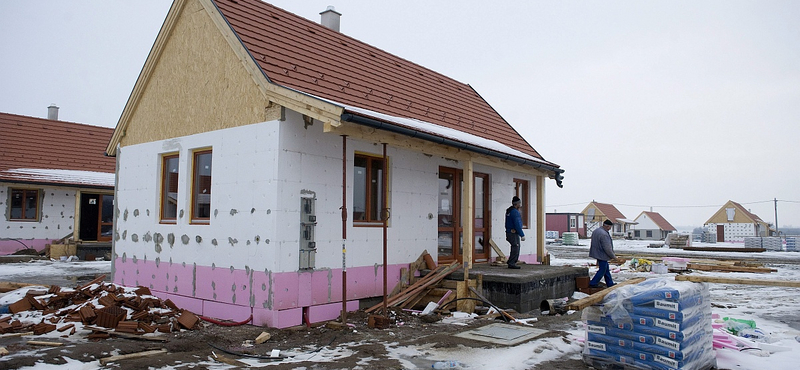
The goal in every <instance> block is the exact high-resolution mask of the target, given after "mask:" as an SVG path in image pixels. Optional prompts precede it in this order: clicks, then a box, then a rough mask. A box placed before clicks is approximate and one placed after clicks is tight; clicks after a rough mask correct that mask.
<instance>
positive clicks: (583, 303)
mask: <svg viewBox="0 0 800 370" xmlns="http://www.w3.org/2000/svg"><path fill="white" fill-rule="evenodd" d="M645 280H647V279H646V278H635V279H630V280H626V281H623V282H621V283H617V284H615V285H614V286H612V287H611V288H608V289H603V290H601V291H599V292H597V293H595V294H592V295H590V296H588V297H586V298H581V299H579V300H577V301H575V302H572V303H570V304H568V305H567V309H569V310H582V309H584V308H586V307H589V306H591V305H593V304H597V303H600V302H602V301H603V298H605V297H606V294H608V293H611V292H613V291H614V289H617V288H619V287H621V286H625V285H633V284H639V283H641V282H643V281H645Z"/></svg>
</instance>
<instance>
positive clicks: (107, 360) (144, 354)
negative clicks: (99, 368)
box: [100, 348, 167, 366]
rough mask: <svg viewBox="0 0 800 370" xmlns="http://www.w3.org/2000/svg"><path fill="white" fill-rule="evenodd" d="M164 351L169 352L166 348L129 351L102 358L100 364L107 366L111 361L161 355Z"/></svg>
mask: <svg viewBox="0 0 800 370" xmlns="http://www.w3.org/2000/svg"><path fill="white" fill-rule="evenodd" d="M162 353H167V349H166V348H162V349H157V350H152V351H144V352H136V353H129V354H127V355H118V356H110V357H106V358H101V359H100V365H103V366H106V365H107V364H108V363H110V362H114V361H119V360H125V359H129V358H138V357H147V356H153V355H160V354H162Z"/></svg>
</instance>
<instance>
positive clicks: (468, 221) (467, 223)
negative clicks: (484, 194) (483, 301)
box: [454, 158, 475, 298]
mask: <svg viewBox="0 0 800 370" xmlns="http://www.w3.org/2000/svg"><path fill="white" fill-rule="evenodd" d="M463 180H464V181H463V183H464V192H463V193H464V195H463V196H462V197H461V198H462V199H463V200H464V203H465V204H466V207H461V208H462V212H461V214H462V215H463V217H462V218H461V219H462V220H464V222H462V223H461V225H463V227H464V237H463V238H461V243H462V249H463V250H464V254H463V255H462V256H461V261H462V263H463V264H464V281H467V280H469V269H471V268H472V244H473V239H474V235H475V172H474V171H473V166H472V158H470V159H468V160H466V161H465V162H464V179H463ZM454 237H455V238H457V237H458V236H457V235H456V236H454ZM458 298H461V297H460V296H459V297H458Z"/></svg>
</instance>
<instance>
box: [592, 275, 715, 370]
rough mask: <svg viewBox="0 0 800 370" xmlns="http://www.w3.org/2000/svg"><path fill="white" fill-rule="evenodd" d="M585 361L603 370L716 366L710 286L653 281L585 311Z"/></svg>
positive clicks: (690, 369)
mask: <svg viewBox="0 0 800 370" xmlns="http://www.w3.org/2000/svg"><path fill="white" fill-rule="evenodd" d="M583 321H584V322H585V323H586V346H585V347H584V351H583V359H584V362H585V363H586V364H587V365H590V366H592V367H594V368H597V369H615V368H621V367H623V368H625V369H648V370H649V369H655V370H702V369H708V368H711V367H713V366H715V365H716V362H715V361H716V357H715V353H714V348H713V343H712V341H713V339H714V335H713V332H712V327H711V300H710V295H709V292H708V286H707V285H706V284H704V283H692V282H688V281H674V280H673V279H671V278H657V279H648V280H646V281H644V282H642V283H640V284H636V285H627V286H622V287H619V288H617V289H615V290H614V291H613V292H611V293H609V294H608V295H606V297H605V299H604V300H603V303H602V306H592V307H589V308H586V309H584V310H583Z"/></svg>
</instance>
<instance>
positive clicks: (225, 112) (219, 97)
mask: <svg viewBox="0 0 800 370" xmlns="http://www.w3.org/2000/svg"><path fill="white" fill-rule="evenodd" d="M279 117H280V106H277V105H274V104H273V105H272V106H270V102H269V99H268V98H267V97H266V96H264V95H263V94H261V92H260V91H259V90H258V87H257V85H256V83H255V82H254V81H253V78H252V77H251V76H250V73H249V72H248V71H247V70H246V69H245V68H244V66H243V65H242V63H241V62H240V61H239V59H238V57H237V55H236V54H235V53H234V51H233V50H232V49H231V47H230V46H229V45H228V43H227V41H226V40H225V39H224V38H223V36H222V34H221V33H220V31H219V29H218V28H217V26H216V25H215V24H214V22H213V21H212V20H211V17H210V16H209V14H208V13H207V12H206V11H204V9H203V6H202V4H200V2H199V1H198V0H188V1H186V2H184V4H183V9H181V10H179V15H178V17H177V19H176V20H175V24H174V27H173V28H172V29H171V30H170V35H169V37H168V38H167V40H166V42H165V44H164V46H163V49H162V50H161V52H160V54H159V55H158V57H157V59H156V60H155V64H154V66H153V68H152V71H151V74H150V75H149V76H147V80H146V81H145V84H144V88H143V90H142V93H141V95H140V96H139V99H138V101H137V102H136V104H135V105H134V106H133V109H132V111H131V112H130V118H129V122H128V123H127V125H126V126H127V127H126V130H125V132H124V135H123V136H122V137H121V140H120V146H127V145H132V144H139V143H144V142H151V141H156V140H163V139H168V138H173V137H179V136H185V135H191V134H196V133H201V132H207V131H213V130H219V129H223V128H229V127H235V126H241V125H245V124H251V123H256V122H263V121H268V120H274V119H277V118H279Z"/></svg>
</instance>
